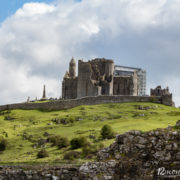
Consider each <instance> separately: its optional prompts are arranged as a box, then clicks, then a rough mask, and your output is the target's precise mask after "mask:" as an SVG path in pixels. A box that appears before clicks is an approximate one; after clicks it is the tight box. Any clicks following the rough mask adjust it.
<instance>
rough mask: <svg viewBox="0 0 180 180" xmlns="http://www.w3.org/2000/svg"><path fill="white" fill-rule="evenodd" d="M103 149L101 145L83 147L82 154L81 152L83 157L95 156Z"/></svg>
mask: <svg viewBox="0 0 180 180" xmlns="http://www.w3.org/2000/svg"><path fill="white" fill-rule="evenodd" d="M103 147H104V145H103V144H99V145H90V146H86V147H83V149H82V152H83V154H84V156H87V155H90V154H96V153H97V152H98V151H99V150H100V149H102V148H103Z"/></svg>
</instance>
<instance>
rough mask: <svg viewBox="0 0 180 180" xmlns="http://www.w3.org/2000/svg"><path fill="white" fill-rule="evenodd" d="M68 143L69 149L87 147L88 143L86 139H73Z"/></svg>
mask: <svg viewBox="0 0 180 180" xmlns="http://www.w3.org/2000/svg"><path fill="white" fill-rule="evenodd" d="M70 143H71V149H78V148H81V147H85V146H88V145H89V142H88V140H87V138H86V137H78V138H73V139H72V140H71V142H70Z"/></svg>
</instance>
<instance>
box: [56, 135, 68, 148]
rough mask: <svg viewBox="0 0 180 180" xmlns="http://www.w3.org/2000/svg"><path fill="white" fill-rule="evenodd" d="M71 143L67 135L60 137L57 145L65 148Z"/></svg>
mask: <svg viewBox="0 0 180 180" xmlns="http://www.w3.org/2000/svg"><path fill="white" fill-rule="evenodd" d="M69 144H70V143H69V140H68V139H67V138H66V137H61V138H59V140H58V142H57V146H58V148H59V149H61V148H64V147H68V146H69Z"/></svg>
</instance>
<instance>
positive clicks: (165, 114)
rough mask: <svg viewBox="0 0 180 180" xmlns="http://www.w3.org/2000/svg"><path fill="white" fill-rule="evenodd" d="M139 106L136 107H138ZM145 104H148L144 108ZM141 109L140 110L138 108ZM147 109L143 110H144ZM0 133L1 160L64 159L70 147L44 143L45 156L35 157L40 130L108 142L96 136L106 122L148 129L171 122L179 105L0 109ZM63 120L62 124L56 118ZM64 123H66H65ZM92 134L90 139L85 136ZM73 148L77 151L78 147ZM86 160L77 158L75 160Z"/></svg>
mask: <svg viewBox="0 0 180 180" xmlns="http://www.w3.org/2000/svg"><path fill="white" fill-rule="evenodd" d="M140 106H141V107H142V108H139V107H140ZM146 107H148V108H146ZM142 109H144V110H142ZM145 109H147V110H145ZM0 113H1V115H0V136H3V137H4V138H6V139H7V141H8V146H7V149H6V150H5V151H4V152H2V153H1V154H0V164H3V163H43V162H48V163H66V162H67V161H65V160H63V156H64V154H65V153H66V152H68V151H70V148H69V147H67V148H64V149H61V150H59V149H58V148H57V147H56V146H55V147H51V144H50V143H46V145H45V149H46V150H47V151H48V153H49V157H47V158H42V159H37V157H36V155H37V153H38V152H39V151H40V150H41V147H36V146H35V144H37V142H38V141H39V140H40V139H46V138H47V137H45V136H44V133H45V132H46V134H47V133H48V134H50V135H61V136H63V137H67V138H68V139H69V140H71V139H72V138H73V137H79V136H86V137H87V138H88V140H89V141H90V142H91V143H92V144H99V143H101V144H102V143H103V144H104V146H108V145H109V144H111V143H112V142H113V141H114V140H113V139H112V140H100V130H101V128H102V126H103V125H105V124H109V125H110V126H111V127H112V128H113V130H114V131H115V132H116V133H117V134H120V133H124V132H126V131H129V130H135V129H136V130H141V131H148V130H152V129H156V128H164V127H167V126H168V125H175V122H176V121H177V120H179V119H180V109H179V108H174V107H169V106H165V105H161V104H155V103H117V104H111V103H109V104H102V105H90V106H79V107H76V108H72V109H69V110H60V111H50V112H48V111H40V110H12V111H11V112H10V113H7V111H4V113H3V112H0ZM60 120H63V121H64V124H62V123H59V122H58V121H60ZM66 123H67V124H66ZM90 135H91V136H93V137H95V138H94V139H90V138H89V136H90ZM77 151H79V152H81V149H78V150H77ZM84 161H86V159H84V158H79V159H78V160H76V163H81V162H84Z"/></svg>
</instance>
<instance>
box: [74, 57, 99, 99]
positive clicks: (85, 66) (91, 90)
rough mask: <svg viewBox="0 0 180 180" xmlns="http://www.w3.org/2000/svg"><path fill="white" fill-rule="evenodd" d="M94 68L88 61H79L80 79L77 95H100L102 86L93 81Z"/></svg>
mask: <svg viewBox="0 0 180 180" xmlns="http://www.w3.org/2000/svg"><path fill="white" fill-rule="evenodd" d="M91 77H92V68H91V64H90V63H88V62H83V61H81V60H79V62H78V80H77V97H78V98H81V97H85V96H98V95H100V87H99V86H96V85H95V82H96V81H92V79H91Z"/></svg>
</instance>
